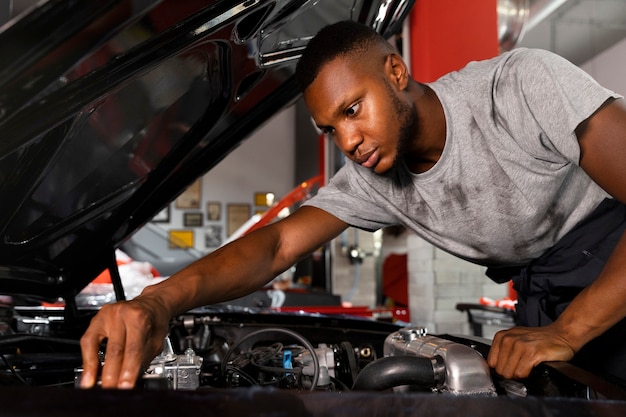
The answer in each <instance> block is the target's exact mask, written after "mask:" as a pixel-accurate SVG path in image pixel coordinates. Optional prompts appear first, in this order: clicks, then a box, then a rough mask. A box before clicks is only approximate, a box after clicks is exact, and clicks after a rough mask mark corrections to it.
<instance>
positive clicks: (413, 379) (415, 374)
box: [352, 356, 443, 391]
mask: <svg viewBox="0 0 626 417" xmlns="http://www.w3.org/2000/svg"><path fill="white" fill-rule="evenodd" d="M438 362H439V361H438V360H437V359H436V358H425V357H417V356H387V357H384V358H380V359H378V360H376V361H374V362H372V363H370V364H368V365H367V366H366V367H365V368H363V369H362V370H361V372H360V373H359V375H358V376H357V377H356V381H354V385H353V387H352V389H353V390H356V391H384V390H388V389H391V388H393V387H397V386H401V385H417V386H420V387H435V386H437V385H438V384H439V383H441V382H443V381H442V380H441V379H442V375H440V372H435V366H436V365H437V364H438Z"/></svg>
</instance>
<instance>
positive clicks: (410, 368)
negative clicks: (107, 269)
mask: <svg viewBox="0 0 626 417" xmlns="http://www.w3.org/2000/svg"><path fill="white" fill-rule="evenodd" d="M94 312H95V309H94V310H84V311H83V310H81V314H79V315H78V317H80V318H79V319H74V320H73V321H72V322H71V323H70V322H68V321H67V320H66V319H65V317H64V315H63V313H64V309H63V308H59V307H41V306H19V307H8V306H3V307H2V308H1V309H0V384H2V385H29V386H61V387H67V389H73V388H74V387H76V386H78V384H79V382H80V377H81V368H80V366H81V354H80V346H79V339H80V335H81V334H82V332H83V331H84V329H85V328H86V326H87V325H88V322H89V320H90V318H91V316H92V315H93V313H94ZM488 351H489V341H488V340H486V339H482V338H476V337H473V336H453V335H431V334H428V332H427V331H426V329H424V328H422V327H403V326H398V325H396V324H392V323H390V322H382V321H375V320H371V319H367V318H355V317H347V316H324V315H319V314H311V313H278V312H274V311H271V310H267V309H266V310H258V311H257V310H254V309H250V308H232V307H231V308H223V307H204V308H200V309H196V310H192V311H190V312H189V313H188V314H185V315H182V316H178V317H175V318H174V319H173V320H172V321H171V328H170V334H169V335H168V337H167V338H166V339H165V341H164V349H163V352H162V353H161V354H160V355H159V356H157V357H156V358H155V359H154V360H153V361H152V363H151V364H150V366H149V367H148V368H147V369H146V370H145V372H144V373H143V375H142V376H141V378H140V380H139V381H138V383H137V385H138V387H139V389H144V390H179V391H201V390H223V389H232V388H237V389H246V388H255V389H258V388H261V389H263V388H270V389H278V390H290V391H297V392H309V391H316V392H317V391H329V392H348V391H378V392H397V393H406V392H423V393H433V394H435V395H453V396H482V397H497V396H508V397H527V396H559V397H562V396H565V397H577V398H626V395H624V391H623V390H622V389H621V388H619V387H616V386H614V385H612V384H608V383H602V384H598V383H597V378H595V379H593V378H587V379H586V376H588V375H587V374H586V373H585V372H584V371H582V370H576V372H572V371H571V370H570V369H569V368H563V367H562V366H556V365H550V364H546V365H545V366H543V365H542V366H539V367H537V368H536V370H535V372H534V373H533V374H532V375H531V376H530V377H529V378H527V379H525V380H506V379H502V378H501V377H499V376H498V375H496V374H495V373H494V372H493V371H492V370H491V369H490V368H489V367H488V366H487V363H486V360H485V358H486V356H487V354H488ZM105 352H106V345H105V344H104V345H103V346H102V360H103V361H104V360H105V356H106V355H105ZM594 381H595V382H594Z"/></svg>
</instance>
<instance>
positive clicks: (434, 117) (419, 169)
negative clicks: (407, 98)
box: [405, 84, 446, 174]
mask: <svg viewBox="0 0 626 417" xmlns="http://www.w3.org/2000/svg"><path fill="white" fill-rule="evenodd" d="M414 96H415V106H416V109H417V117H418V123H419V129H418V133H417V135H416V138H415V140H414V141H413V145H412V146H410V147H409V149H408V152H407V154H406V156H405V163H406V165H407V167H408V168H409V170H410V171H411V172H413V173H414V174H421V173H423V172H426V171H428V170H429V169H431V168H432V167H433V166H435V164H436V163H437V162H438V161H439V158H441V154H442V153H443V148H444V147H445V144H446V119H445V115H444V112H443V106H442V105H441V102H440V101H439V98H437V95H436V94H435V92H434V91H433V90H431V89H430V88H429V87H427V86H425V85H423V84H416V88H415V94H414Z"/></svg>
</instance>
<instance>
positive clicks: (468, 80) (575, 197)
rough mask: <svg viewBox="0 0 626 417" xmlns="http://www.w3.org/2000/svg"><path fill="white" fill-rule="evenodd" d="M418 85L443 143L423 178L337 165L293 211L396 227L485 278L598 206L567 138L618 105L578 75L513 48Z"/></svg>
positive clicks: (531, 254) (598, 195) (548, 56)
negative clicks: (437, 104) (440, 124)
mask: <svg viewBox="0 0 626 417" xmlns="http://www.w3.org/2000/svg"><path fill="white" fill-rule="evenodd" d="M428 85H429V87H430V88H432V90H433V91H434V92H435V93H436V94H437V96H438V97H439V100H440V101H441V103H442V105H443V108H444V112H445V117H446V131H447V132H446V144H445V147H444V150H443V153H442V155H441V158H440V159H439V161H438V162H437V163H436V164H435V166H434V167H433V168H431V169H430V170H428V171H427V172H425V173H422V174H412V173H410V172H408V170H406V172H405V173H404V178H405V180H404V181H401V184H399V183H398V182H397V181H392V180H391V179H390V178H389V177H388V176H381V175H377V174H375V173H373V172H372V171H371V170H369V169H366V168H363V167H361V166H360V165H358V164H355V163H353V162H351V161H346V163H345V165H344V166H343V167H342V168H341V169H340V170H339V171H338V172H337V174H336V175H335V176H334V177H333V178H332V179H331V180H330V181H329V184H328V185H327V186H325V187H323V188H322V189H320V190H319V192H318V194H317V195H316V196H314V197H313V198H312V199H310V200H308V201H307V202H306V203H305V204H306V205H311V206H315V207H318V208H321V209H323V210H325V211H327V212H329V213H331V214H333V215H334V216H336V217H338V218H340V219H341V220H343V221H345V222H346V223H348V224H350V225H352V226H354V227H358V228H361V229H365V230H377V229H379V228H381V227H384V226H388V225H392V224H403V225H405V226H406V227H408V228H409V229H411V230H413V231H414V232H416V233H417V234H418V235H419V236H421V237H422V238H424V239H425V240H427V241H429V242H431V243H432V244H433V245H435V246H437V247H439V248H441V249H443V250H445V251H448V252H450V253H452V254H454V255H456V256H459V257H461V258H464V259H467V260H470V261H472V262H475V263H478V264H481V265H487V266H490V265H501V264H509V265H516V264H524V263H527V262H528V261H530V260H532V259H534V258H536V257H538V256H540V255H541V254H543V253H544V252H545V251H546V250H547V249H548V248H550V247H551V246H553V244H554V243H555V242H557V241H558V240H559V239H560V238H561V237H562V236H563V235H564V234H565V233H567V232H568V231H569V230H570V229H571V228H572V227H573V226H574V225H575V224H576V223H578V222H579V221H580V220H582V219H583V218H585V217H586V216H587V215H588V214H589V213H590V212H591V211H592V210H593V209H594V208H595V207H596V206H597V205H598V204H599V203H600V202H601V201H602V200H603V199H604V198H606V197H608V195H607V193H606V192H605V191H604V190H603V189H601V188H600V187H599V186H598V185H597V184H595V183H594V182H593V181H592V180H591V179H590V178H589V177H588V176H587V175H586V173H585V172H584V171H583V170H582V169H581V168H580V166H579V165H578V162H579V159H580V148H579V145H578V141H577V138H576V135H575V132H574V130H575V129H576V127H577V126H578V125H579V124H580V123H581V122H582V121H584V120H585V119H586V118H588V117H589V116H590V115H592V114H593V113H594V112H595V111H596V110H597V109H598V108H599V107H600V106H601V105H602V104H603V103H604V102H605V101H606V100H608V99H609V98H610V97H620V96H619V95H617V94H615V93H614V92H611V91H609V90H607V89H605V88H603V87H601V86H599V85H598V84H597V83H596V82H595V81H594V80H593V79H592V78H591V77H590V76H589V75H587V74H586V73H584V72H583V71H582V70H580V69H579V68H578V67H576V66H574V65H572V64H571V63H569V62H567V61H566V60H564V59H563V58H561V57H558V56H556V55H554V54H552V53H549V52H547V51H542V50H530V49H523V48H520V49H515V50H513V51H511V52H509V53H505V54H502V55H500V56H498V57H496V58H493V59H490V60H486V61H480V62H472V63H470V64H468V65H467V66H466V67H465V68H464V69H462V70H460V71H457V72H453V73H450V74H447V75H445V76H443V77H442V78H440V79H439V80H437V81H435V82H433V83H431V84H428Z"/></svg>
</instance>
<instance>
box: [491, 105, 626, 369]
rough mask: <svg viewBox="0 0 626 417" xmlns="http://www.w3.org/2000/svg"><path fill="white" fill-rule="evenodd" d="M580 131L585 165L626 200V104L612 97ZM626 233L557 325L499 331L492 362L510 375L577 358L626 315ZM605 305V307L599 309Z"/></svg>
mask: <svg viewBox="0 0 626 417" xmlns="http://www.w3.org/2000/svg"><path fill="white" fill-rule="evenodd" d="M576 134H577V136H578V140H579V143H580V148H581V159H580V165H581V167H582V168H583V169H584V170H585V171H586V172H587V174H588V175H589V176H590V177H591V178H592V179H593V180H594V181H595V182H596V183H597V184H598V185H600V186H601V187H602V188H603V189H604V190H606V191H607V192H608V193H609V194H611V195H612V196H613V197H614V198H615V199H617V200H619V201H621V202H622V203H625V204H626V181H624V179H625V178H626V105H625V104H624V100H623V99H620V100H610V101H608V102H607V103H605V104H604V106H602V107H601V108H600V109H599V110H598V111H597V112H596V113H594V115H592V116H591V117H590V118H589V119H587V120H586V121H585V122H584V123H582V124H581V125H580V126H579V127H578V128H577V129H576ZM625 300H626V235H624V236H622V238H621V240H620V241H619V243H618V244H617V246H616V248H615V250H614V251H613V253H612V254H611V256H610V258H609V260H608V261H607V263H606V265H605V267H604V269H603V270H602V272H601V273H600V275H599V276H598V278H597V279H596V280H595V281H594V282H593V284H591V285H590V286H588V287H587V288H585V289H584V290H583V291H582V292H581V293H580V294H579V295H578V296H577V297H576V298H575V299H574V300H573V301H572V303H571V304H570V305H569V306H568V307H567V308H566V309H565V311H563V313H562V314H561V316H560V317H559V318H558V319H557V320H556V321H555V322H554V323H552V324H550V325H548V326H544V327H540V328H523V327H517V328H513V329H510V330H505V331H501V332H498V333H497V334H496V335H495V337H494V339H493V343H492V348H491V350H490V353H489V358H488V362H489V365H490V366H491V367H493V368H495V370H496V372H498V373H499V374H501V375H502V376H504V377H505V378H514V377H518V378H522V377H526V376H528V374H529V373H530V371H531V370H532V368H533V367H534V366H536V365H538V364H539V363H541V362H545V361H567V360H570V359H572V357H573V356H574V354H575V353H576V352H578V351H579V350H580V349H581V348H582V347H583V346H584V345H585V344H586V343H588V342H589V341H590V340H592V339H594V338H595V337H597V336H599V335H601V334H602V333H604V332H605V331H606V330H608V329H609V328H610V327H611V326H613V325H614V324H616V323H617V322H618V321H620V320H621V319H623V318H624V317H626V302H625ZM600 306H601V308H599V307H600Z"/></svg>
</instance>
